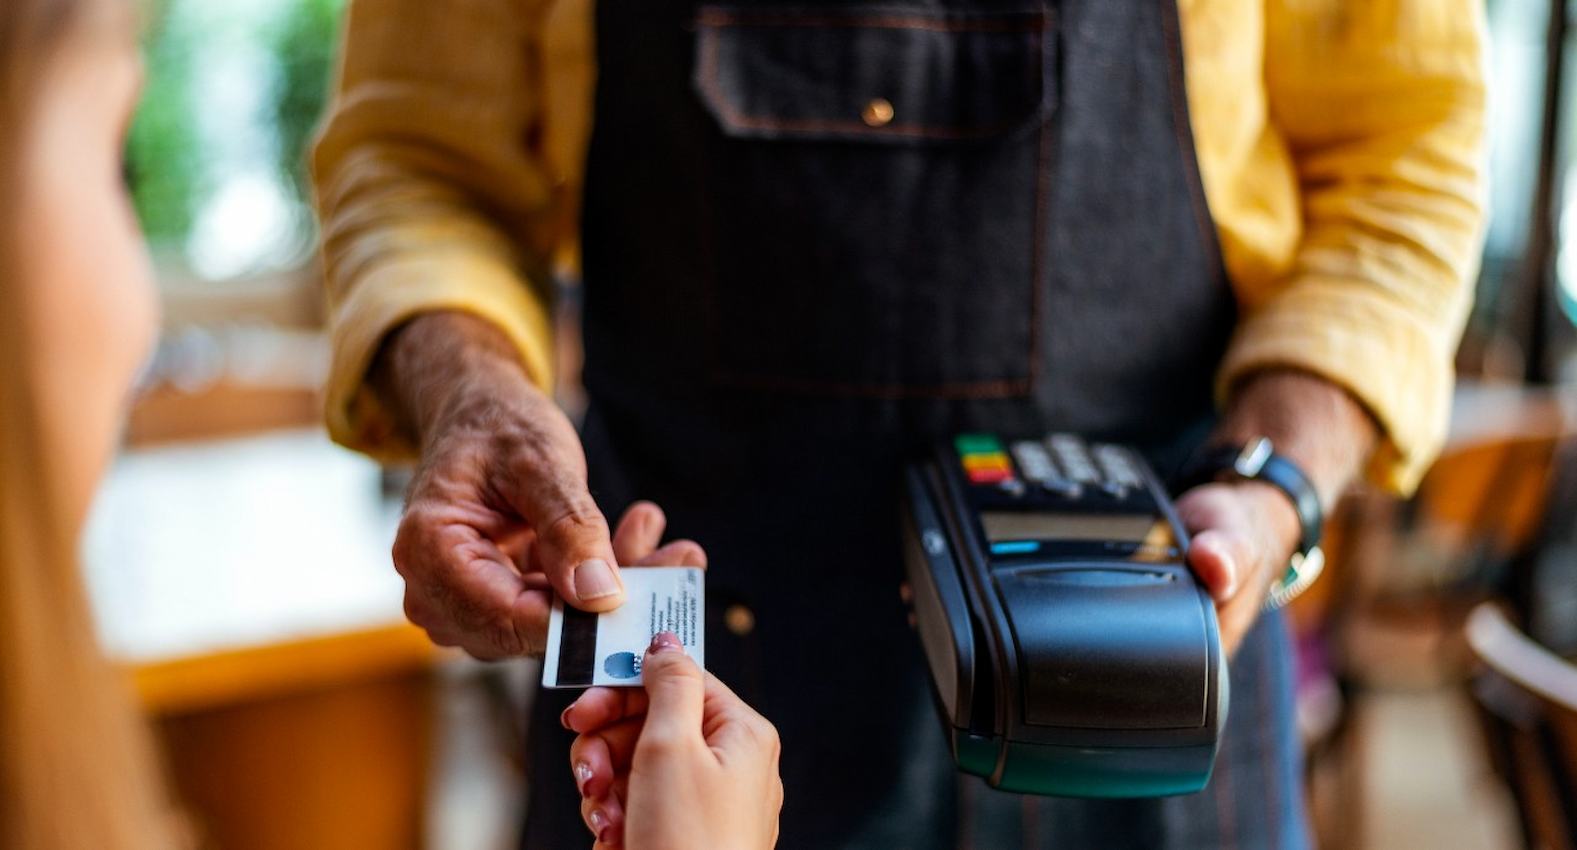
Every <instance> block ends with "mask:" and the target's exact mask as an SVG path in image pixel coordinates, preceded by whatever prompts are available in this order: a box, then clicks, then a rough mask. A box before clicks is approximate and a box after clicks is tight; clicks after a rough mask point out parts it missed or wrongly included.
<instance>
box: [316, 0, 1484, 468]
mask: <svg viewBox="0 0 1577 850" xmlns="http://www.w3.org/2000/svg"><path fill="white" fill-rule="evenodd" d="M591 2H592V0H469V2H465V3H434V2H432V0H354V2H353V3H352V6H351V11H350V20H349V24H348V27H349V30H348V35H347V48H346V54H345V59H344V65H343V69H342V80H341V84H340V90H339V96H338V100H337V102H336V105H335V109H334V112H333V115H332V118H331V120H330V122H329V124H328V125H327V127H326V128H325V130H324V132H323V135H322V137H321V139H320V140H319V144H318V147H317V150H316V154H315V160H314V167H315V173H316V178H317V185H318V195H319V205H320V207H321V212H322V216H323V230H324V244H325V259H326V262H327V268H328V279H329V286H328V293H329V305H330V322H331V332H332V337H333V350H334V366H333V371H332V374H331V377H330V381H329V387H328V424H329V429H330V431H331V433H332V434H333V436H334V438H335V439H337V440H339V441H340V442H342V443H345V444H346V445H350V446H352V447H355V448H359V449H363V450H365V451H368V452H371V453H374V454H378V455H383V456H396V455H400V454H403V453H405V452H407V451H408V450H409V447H408V446H403V445H401V444H400V443H399V441H398V439H397V438H396V437H395V436H394V434H393V429H392V428H391V427H390V423H389V421H388V417H387V414H386V413H385V411H383V410H382V409H381V408H380V405H379V402H378V399H377V398H376V396H375V395H374V394H373V393H372V392H371V391H370V390H369V389H368V388H367V387H366V385H365V382H364V378H365V372H366V370H367V367H368V365H369V362H370V361H371V358H372V356H373V354H374V353H375V352H376V351H377V347H378V344H379V342H380V340H381V339H382V337H383V336H384V335H385V334H386V333H388V332H389V331H390V330H391V329H392V328H394V327H396V326H397V325H399V324H400V323H401V322H403V321H405V320H407V319H409V318H410V317H412V316H414V315H416V314H418V313H421V312H424V311H430V310H437V309H457V310H466V311H470V312H472V313H475V314H478V315H480V316H482V317H484V318H487V319H490V320H491V321H493V322H494V323H496V324H497V325H498V326H499V327H500V328H502V329H503V330H504V332H505V333H507V334H508V335H509V337H510V338H511V339H513V340H514V342H515V344H516V345H517V346H518V348H519V349H520V354H521V358H522V360H523V361H524V362H525V364H526V368H527V369H528V371H529V372H530V373H531V375H532V377H533V378H534V379H535V380H536V381H537V382H538V383H540V384H542V385H543V386H546V385H548V383H549V382H550V381H551V376H552V374H553V371H552V322H551V298H550V295H549V284H548V282H547V279H546V277H547V276H546V274H545V273H544V269H545V268H547V266H548V264H549V262H550V260H549V258H551V257H553V256H555V254H556V253H558V252H561V251H562V250H564V248H565V246H566V245H569V244H572V243H573V239H574V224H575V221H576V215H577V210H576V209H575V206H576V203H577V199H578V197H579V191H580V180H581V170H582V160H583V156H584V151H585V144H586V138H587V134H588V130H589V124H590V107H591V89H592V80H593V73H594V72H593V68H592V63H593V51H592V48H591V38H592V32H591V29H592V28H591ZM1179 5H1180V10H1181V15H1182V27H1183V50H1184V67H1185V73H1186V78H1187V90H1188V104H1189V108H1190V111H1191V117H1192V122H1193V132H1194V140H1195V144H1196V147H1197V148H1198V158H1199V164H1200V170H1201V172H1202V175H1203V180H1204V187H1205V194H1206V198H1207V200H1208V202H1209V205H1210V210H1211V213H1212V215H1213V216H1214V219H1215V223H1216V227H1217V229H1218V230H1219V232H1220V237H1221V238H1220V241H1221V248H1222V253H1223V255H1224V259H1225V261H1226V266H1227V270H1228V274H1229V276H1230V278H1231V280H1232V284H1233V288H1234V291H1235V292H1236V294H1237V298H1238V302H1239V304H1240V307H1241V318H1240V320H1239V324H1238V327H1237V330H1236V333H1235V335H1234V338H1233V341H1232V344H1231V346H1230V348H1229V350H1228V353H1227V356H1226V360H1225V362H1224V364H1223V365H1222V368H1221V372H1220V375H1219V376H1218V387H1219V389H1220V394H1221V396H1222V397H1223V398H1224V397H1225V396H1226V395H1227V393H1229V392H1230V390H1231V387H1232V386H1233V383H1234V382H1235V381H1236V380H1237V379H1238V378H1240V377H1242V376H1243V375H1245V374H1247V373H1249V372H1251V371H1253V370H1255V369H1260V368H1264V367H1267V366H1290V367H1296V368H1300V369H1304V370H1308V371H1311V372H1315V373H1317V374H1320V375H1322V376H1324V377H1326V378H1328V379H1330V380H1332V381H1334V382H1336V383H1338V384H1340V385H1341V386H1343V387H1345V388H1347V390H1349V391H1350V392H1351V393H1352V394H1353V395H1354V396H1356V397H1357V398H1358V399H1359V400H1361V401H1362V402H1363V403H1364V404H1365V405H1367V407H1368V408H1369V410H1370V411H1372V412H1373V414H1374V415H1375V417H1376V419H1377V420H1378V421H1379V423H1380V425H1381V427H1382V429H1383V431H1384V434H1385V440H1384V443H1383V445H1382V446H1381V448H1380V450H1379V451H1378V452H1377V453H1376V454H1375V456H1374V458H1373V460H1372V462H1371V464H1370V467H1369V470H1368V471H1369V476H1370V478H1371V479H1372V480H1373V481H1374V482H1375V483H1377V484H1380V485H1381V486H1385V487H1388V488H1391V489H1395V490H1407V489H1410V488H1411V487H1412V486H1413V485H1414V484H1415V483H1416V482H1417V480H1418V478H1419V476H1420V475H1422V473H1423V471H1424V469H1425V468H1426V467H1427V465H1428V463H1429V462H1430V460H1432V459H1433V457H1434V455H1435V454H1436V452H1437V451H1438V450H1439V447H1440V445H1441V442H1442V441H1443V439H1444V435H1445V429H1446V419H1447V413H1448V407H1449V403H1450V396H1451V385H1452V382H1453V376H1452V367H1451V363H1452V357H1453V353H1454V351H1455V348H1456V343H1457V339H1458V336H1459V335H1460V333H1461V329H1462V324H1463V322H1464V321H1465V318H1466V315H1467V309H1468V305H1469V301H1470V297H1471V287H1470V281H1471V280H1472V279H1473V276H1474V275H1475V274H1476V271H1477V260H1478V250H1479V246H1480V236H1481V223H1482V212H1483V195H1484V186H1483V175H1484V163H1483V161H1482V160H1483V137H1484V110H1485V105H1484V99H1485V92H1484V74H1483V68H1482V61H1483V43H1484V21H1483V14H1482V8H1481V7H1482V2H1481V0H1180V2H1179Z"/></svg>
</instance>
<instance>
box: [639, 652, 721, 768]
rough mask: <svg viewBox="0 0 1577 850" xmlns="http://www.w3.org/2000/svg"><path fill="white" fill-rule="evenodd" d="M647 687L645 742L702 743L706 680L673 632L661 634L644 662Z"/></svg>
mask: <svg viewBox="0 0 1577 850" xmlns="http://www.w3.org/2000/svg"><path fill="white" fill-rule="evenodd" d="M641 682H642V683H643V684H644V686H645V687H646V694H647V709H646V726H645V728H644V729H643V730H642V731H641V738H642V739H643V740H651V741H663V742H667V743H674V742H679V741H684V740H687V739H692V738H693V739H695V740H698V741H699V740H701V718H702V709H703V707H704V705H705V702H706V677H705V676H704V675H703V674H702V673H701V668H700V667H699V666H697V665H696V663H695V662H694V661H693V660H691V658H690V656H688V655H685V654H684V647H683V646H682V645H681V644H680V643H679V638H678V637H677V636H676V635H674V634H673V633H672V632H658V633H657V634H656V635H653V636H652V645H651V647H649V648H648V649H647V650H646V657H645V660H644V661H643V662H642V663H641Z"/></svg>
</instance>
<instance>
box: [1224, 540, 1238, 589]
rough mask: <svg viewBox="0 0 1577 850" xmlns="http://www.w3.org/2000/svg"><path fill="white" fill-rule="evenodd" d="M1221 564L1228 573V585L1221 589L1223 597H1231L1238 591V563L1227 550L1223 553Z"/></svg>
mask: <svg viewBox="0 0 1577 850" xmlns="http://www.w3.org/2000/svg"><path fill="white" fill-rule="evenodd" d="M1221 565H1222V566H1223V567H1224V568H1225V572H1226V574H1227V586H1226V587H1225V588H1224V589H1223V590H1222V591H1221V598H1222V599H1231V598H1232V597H1233V596H1235V595H1237V592H1238V565H1237V562H1236V561H1234V560H1232V556H1231V555H1228V554H1226V553H1225V552H1223V553H1221Z"/></svg>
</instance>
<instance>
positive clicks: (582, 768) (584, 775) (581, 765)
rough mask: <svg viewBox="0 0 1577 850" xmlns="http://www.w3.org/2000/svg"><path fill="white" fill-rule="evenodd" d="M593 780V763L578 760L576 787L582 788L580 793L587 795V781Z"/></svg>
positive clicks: (576, 765)
mask: <svg viewBox="0 0 1577 850" xmlns="http://www.w3.org/2000/svg"><path fill="white" fill-rule="evenodd" d="M590 781H591V765H590V764H588V763H586V762H583V761H578V762H575V787H576V788H578V789H580V795H581V796H582V797H584V796H586V783H588V782H590Z"/></svg>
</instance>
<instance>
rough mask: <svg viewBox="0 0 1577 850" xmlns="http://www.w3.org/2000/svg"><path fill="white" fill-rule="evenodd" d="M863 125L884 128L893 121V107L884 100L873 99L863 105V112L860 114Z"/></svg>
mask: <svg viewBox="0 0 1577 850" xmlns="http://www.w3.org/2000/svg"><path fill="white" fill-rule="evenodd" d="M860 117H861V118H863V119H865V123H866V124H869V125H870V126H872V127H885V126H887V124H888V123H889V122H891V121H892V120H893V105H892V104H891V103H888V102H887V100H886V98H880V97H878V98H873V99H872V100H871V102H870V103H867V104H865V110H864V111H863V112H861V113H860Z"/></svg>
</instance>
